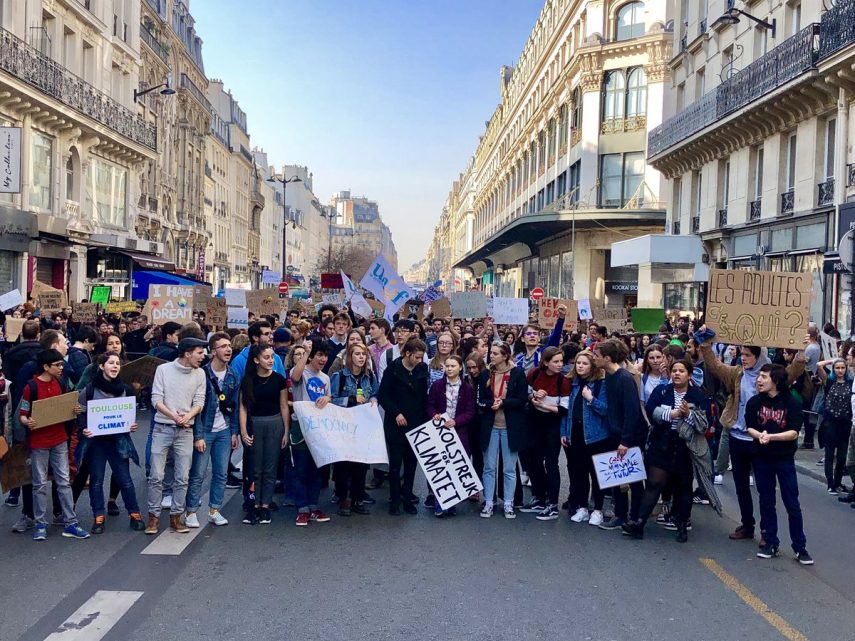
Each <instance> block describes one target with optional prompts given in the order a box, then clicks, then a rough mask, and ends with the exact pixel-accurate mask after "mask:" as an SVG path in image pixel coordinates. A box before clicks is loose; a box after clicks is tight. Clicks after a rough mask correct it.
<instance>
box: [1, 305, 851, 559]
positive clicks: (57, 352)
mask: <svg viewBox="0 0 855 641" xmlns="http://www.w3.org/2000/svg"><path fill="white" fill-rule="evenodd" d="M565 314H566V310H565V309H564V308H563V307H559V309H558V319H557V323H556V324H555V327H554V329H552V330H550V331H545V330H543V329H541V328H540V327H538V326H537V324H536V323H533V324H530V325H526V326H525V327H518V326H502V327H497V326H495V325H494V324H493V323H492V322H491V320H490V319H470V320H459V319H458V320H452V319H451V318H433V317H431V316H428V317H427V318H426V319H425V320H419V319H417V318H415V317H410V318H398V317H397V315H396V321H395V322H394V325H393V326H392V325H390V323H389V322H388V321H387V320H385V319H383V318H371V319H362V318H359V317H357V316H355V315H354V313H353V312H352V311H351V310H350V309H349V308H348V307H347V306H342V307H341V308H339V307H337V306H334V305H322V306H318V308H317V309H316V310H315V309H312V310H311V313H307V312H305V311H301V310H294V311H290V312H288V313H287V314H283V316H282V317H281V318H280V317H279V316H276V315H273V316H266V317H263V318H256V317H254V316H253V315H252V314H251V315H250V323H249V327H248V330H241V331H237V330H234V329H226V330H224V331H223V328H218V327H210V326H208V325H206V323H205V316H204V314H198V315H196V316H195V321H194V322H191V323H187V324H184V325H180V324H178V323H175V322H167V323H164V324H162V325H159V326H156V325H151V324H150V323H149V322H148V319H147V318H146V317H145V316H143V315H141V314H140V313H139V312H130V313H124V314H121V315H116V314H112V315H110V314H101V315H99V316H98V318H97V320H96V322H95V323H91V324H81V323H79V322H76V321H75V319H74V315H73V313H72V310H71V309H70V308H69V309H66V310H63V311H61V312H55V313H52V314H41V313H40V310H38V309H37V308H36V307H35V306H34V305H33V304H32V303H28V304H27V305H25V306H22V307H21V308H18V309H15V310H12V311H10V312H9V315H10V317H15V318H27V320H26V321H25V322H24V323H23V326H22V327H21V328H20V335H19V336H18V337H17V338H16V340H15V341H14V342H13V341H8V340H7V341H6V342H5V343H3V344H2V368H3V375H4V376H5V378H3V379H0V391H2V396H0V402H2V403H3V406H4V408H5V410H4V411H3V412H2V415H3V417H4V428H5V434H6V438H7V441H8V442H9V443H11V444H16V443H17V444H21V443H23V444H26V446H27V447H28V448H29V451H30V453H31V463H32V482H31V483H27V484H25V485H23V486H22V487H19V488H15V489H13V490H12V491H11V492H9V493H8V495H7V496H6V498H5V504H6V505H7V506H9V507H12V508H16V507H20V508H21V515H20V518H19V519H18V521H17V522H16V523H15V525H14V526H13V531H14V532H18V533H25V532H28V531H31V530H32V531H33V539H34V540H37V541H38V540H44V539H45V538H47V535H48V526H49V525H56V526H59V527H61V528H62V535H63V536H66V537H72V538H88V537H89V536H90V533H92V534H97V533H101V532H103V531H104V530H105V527H106V524H107V522H108V517H116V516H118V515H119V514H120V509H119V497H120V496H121V502H122V504H123V506H124V509H125V510H126V512H127V514H128V522H129V525H130V528H131V529H133V530H140V531H144V532H145V533H146V534H150V535H154V534H157V533H158V532H160V531H161V529H162V528H161V521H160V519H161V513H162V512H167V513H168V519H169V527H170V528H171V529H172V530H173V531H175V532H178V533H186V532H188V531H189V530H190V529H191V528H198V527H200V526H201V524H200V517H199V510H200V509H201V508H202V505H201V503H202V498H203V497H202V488H203V485H204V483H205V481H206V479H207V478H210V489H209V492H208V495H207V496H208V506H207V512H203V514H204V515H205V516H206V517H207V520H208V521H209V522H210V523H211V524H213V525H215V526H225V525H227V524H228V519H227V518H226V517H225V516H224V515H223V514H222V513H221V511H220V510H221V508H222V507H223V505H224V501H225V490H226V488H233V489H240V490H241V492H242V494H243V518H242V521H243V523H245V524H248V525H255V524H262V525H263V524H269V523H271V521H272V520H273V519H274V518H275V516H274V515H275V514H276V513H277V512H279V513H280V514H282V513H283V509H284V508H286V507H290V508H295V511H296V515H295V517H294V518H295V521H294V522H295V524H296V525H297V526H301V527H305V526H308V525H310V524H313V523H324V522H327V521H329V520H330V517H329V516H328V515H327V514H326V512H325V511H324V503H325V502H326V499H328V498H331V499H332V501H333V505H334V506H335V511H336V512H337V514H338V515H340V516H342V517H350V516H352V515H354V514H355V515H362V516H367V515H369V514H370V513H371V506H372V505H374V504H375V503H376V502H377V501H378V499H377V498H375V497H376V496H377V494H376V493H375V494H374V496H372V492H373V491H375V490H379V489H380V488H383V487H385V486H388V513H389V514H390V515H393V516H399V515H400V514H401V513H402V512H403V513H406V514H416V513H417V512H418V507H419V505H420V504H423V505H424V506H425V508H426V509H428V510H430V511H431V512H432V513H433V514H435V515H436V516H437V517H439V518H447V517H451V516H453V515H455V514H456V508H450V509H446V510H444V509H442V508H441V507H440V505H439V502H438V501H437V500H436V497H435V496H434V494H433V493H432V492H430V491H428V493H427V495H426V496H425V498H424V500H422V499H421V497H419V496H417V495H416V494H415V491H414V481H415V476H416V472H417V467H418V465H417V461H416V457H415V454H414V452H413V450H412V449H411V447H410V446H409V444H408V442H407V439H406V438H405V433H406V431H407V430H409V429H411V428H413V427H417V426H418V425H420V424H422V423H423V422H425V421H427V420H429V419H432V418H433V419H438V418H439V417H440V416H442V415H445V416H447V417H448V418H449V420H447V421H446V422H445V424H444V426H445V428H448V429H453V430H455V431H456V433H457V435H458V436H459V438H460V441H461V443H462V444H463V446H464V448H465V449H466V451H467V453H468V454H469V455H470V457H471V460H472V463H473V466H474V468H475V470H476V471H477V473H478V476H479V478H481V479H482V480H483V493H479V494H477V495H474V496H471V497H469V499H470V500H471V501H473V502H475V503H476V504H477V505H478V506H479V510H480V512H479V514H480V516H481V517H483V518H490V517H492V516H493V515H494V514H496V513H498V514H500V515H503V516H504V517H505V518H507V519H513V518H516V517H517V515H518V514H519V513H522V514H533V515H534V518H536V519H537V520H541V521H551V520H555V519H558V518H560V515H561V514H562V513H564V514H566V515H567V517H568V521H569V522H570V523H572V524H574V526H575V525H576V524H583V523H587V524H589V525H591V526H596V527H598V528H600V529H604V530H619V531H621V532H622V533H623V534H624V535H626V536H627V537H628V538H633V539H641V538H643V537H644V536H645V531H646V527H647V525H648V523H649V522H650V521H651V520H653V521H654V522H655V523H656V524H658V525H660V526H661V527H664V528H665V529H666V530H670V531H673V532H675V533H676V534H675V538H676V541H678V542H681V543H685V542H686V541H687V540H688V538H689V534H688V533H689V532H690V531H691V530H692V520H691V516H692V509H693V507H694V506H699V505H700V506H711V507H712V508H713V509H714V510H715V511H718V512H719V513H720V512H721V503H720V501H719V499H718V496H717V495H716V489H715V488H716V486H718V485H721V484H722V483H723V482H724V475H725V473H726V472H728V471H731V472H732V481H733V485H734V487H735V491H736V496H737V499H738V504H739V511H740V525H739V527H738V528H737V529H736V530H735V531H734V532H732V533H731V534H730V538H731V539H734V540H754V539H755V538H758V539H759V548H758V552H757V555H758V556H759V557H761V558H771V557H774V556H777V555H778V552H779V547H780V539H779V537H778V517H777V513H776V488H778V487H779V488H780V494H781V499H782V503H783V505H784V508H785V510H786V512H787V515H788V524H789V536H790V543H791V547H792V549H793V553H794V554H795V557H796V558H797V559H798V561H799V562H800V563H802V564H811V563H813V560H812V559H811V557H810V555H809V553H808V552H807V549H806V538H805V533H804V528H803V521H802V517H801V509H800V506H799V498H798V482H797V477H796V471H795V464H794V455H795V452H796V448H797V444H798V439H799V436H800V433H801V432H802V431H804V438H803V444H802V446H803V447H805V448H808V449H810V448H813V447H815V440H816V438H817V436H819V437H821V440H822V441H823V442H822V443H821V444H820V445H821V446H822V447H824V449H825V457H824V461H823V464H824V466H825V467H824V469H825V474H826V477H827V481H828V492H829V493H830V494H834V495H838V499H839V500H840V501H842V502H848V503H850V504H851V505H852V507H855V493H853V490H852V487H847V486H845V485H844V481H843V479H844V476H847V477H848V478H849V479H850V480H851V481H852V482H853V484H855V439H853V435H852V429H851V428H852V417H853V409H852V405H853V401H852V391H853V389H855V387H853V373H855V344H853V343H851V342H850V341H846V342H842V343H839V351H838V353H837V354H835V355H834V357H833V358H831V359H826V360H821V348H820V338H819V337H820V331H819V329H818V328H816V327H814V326H813V325H811V326H810V327H809V331H808V336H807V338H806V339H805V348H804V349H803V350H783V349H777V350H773V349H766V348H760V347H756V346H752V345H742V346H734V345H723V344H720V343H718V342H716V339H715V336H714V335H713V332H711V331H709V330H707V329H706V328H705V327H703V326H698V327H695V325H694V323H692V322H691V321H689V320H688V319H675V320H674V321H673V324H672V322H666V324H664V325H663V326H662V327H661V328H660V331H659V333H658V334H654V335H648V334H645V335H641V334H634V333H627V334H620V333H618V332H609V331H608V330H607V329H606V328H605V327H604V326H602V325H600V324H598V323H597V322H596V320H594V321H590V322H585V323H582V322H579V323H576V322H572V321H575V319H572V321H571V320H567V319H565ZM663 315H664V314H663ZM0 321H2V319H0ZM565 322H566V325H567V327H565ZM825 329H826V333H827V334H828V335H830V336H831V337H833V338H836V339H838V342H839V334H836V332H834V330H833V329H831V328H830V327H828V328H825ZM147 355H150V356H152V357H155V358H157V359H160V360H161V361H163V362H162V363H161V364H159V365H158V366H157V369H156V371H155V373H154V376H153V379H152V381H151V383H150V385H146V384H139V383H136V384H133V385H127V384H126V383H124V382H123V378H122V373H121V372H122V368H123V367H125V366H126V365H127V363H128V362H129V361H132V360H134V359H137V358H141V357H144V356H147ZM71 390H76V391H78V392H79V405H78V407H77V408H76V412H77V413H78V417H77V419H76V420H72V421H68V422H66V423H60V424H57V425H51V426H43V425H36V424H35V423H34V421H33V419H32V418H31V408H32V403H33V402H34V401H35V400H37V399H45V398H50V397H53V396H57V395H60V394H63V393H67V392H69V391H71ZM123 396H134V397H136V398H137V401H138V407H139V408H141V409H150V414H151V420H150V422H149V421H146V422H145V424H141V425H140V426H139V427H140V428H141V429H142V430H144V431H145V432H146V433H147V439H146V446H145V452H144V455H143V456H140V455H139V454H138V452H137V449H136V447H135V445H134V441H133V439H132V438H131V435H130V434H118V435H111V436H93V433H92V431H91V430H90V429H89V428H88V427H87V421H86V406H87V404H88V403H90V402H92V401H98V400H101V399H105V398H116V397H123ZM294 401H310V402H312V403H314V404H315V405H316V407H317V408H318V409H320V410H322V409H323V408H324V407H325V406H326V405H327V404H329V403H332V404H335V405H339V406H342V407H354V406H358V405H363V404H366V403H368V404H372V405H375V406H378V409H379V410H380V411H381V413H382V416H383V429H384V435H385V440H386V448H387V452H388V459H389V465H388V466H374V468H373V469H372V468H370V467H369V466H368V465H366V464H362V463H359V462H348V461H343V462H338V463H335V464H334V465H333V466H332V469H329V466H325V467H320V468H319V467H317V466H316V465H315V462H314V459H313V457H312V454H311V451H310V449H309V448H308V446H307V444H306V442H305V439H304V437H303V434H302V432H301V428H300V424H299V421H298V420H296V417H295V416H294V414H293V411H292V409H291V403H293V402H294ZM818 427H819V429H817V428H818ZM137 428H138V426H137V425H136V424H135V425H133V426H132V431H136V430H137ZM803 428H804V430H803ZM633 447H640V448H641V449H642V451H643V452H644V461H645V468H646V476H647V479H646V481H644V482H641V481H639V482H634V483H630V484H628V485H623V486H620V487H617V488H612V489H602V488H600V484H599V481H598V476H597V473H596V470H595V468H594V464H593V458H592V457H594V456H596V455H598V454H603V453H606V452H612V451H616V453H617V456H618V457H623V456H625V455H626V453H627V452H628V450H629V449H630V448H633ZM562 452H563V454H564V459H565V464H566V469H567V478H569V486H568V487H566V488H564V494H563V496H564V497H565V500H564V501H563V502H562V500H561V499H562V474H561V471H560V459H561V454H562ZM131 463H133V464H134V465H143V466H144V467H145V470H146V485H147V487H146V492H145V500H144V501H142V503H140V502H139V501H138V499H137V489H136V488H135V486H134V482H133V480H132V475H131V471H130V464H131ZM108 464H109V469H110V470H111V475H110V476H111V478H110V482H109V486H108V492H107V496H106V497H105V492H104V484H105V479H106V469H107V466H108ZM87 483H88V500H89V503H90V507H91V512H92V515H93V520H92V524H91V526H90V527H89V529H88V530H86V529H84V528H83V527H82V526H81V525H80V523H79V520H78V517H77V506H78V502H79V500H80V497H81V496H82V494H83V492H84V490H85V488H86V487H87ZM330 485H332V487H331V497H330V494H329V493H327V494H326V495H325V499H322V497H321V494H322V491H323V490H324V489H325V488H329V487H330ZM752 486H756V490H755V491H756V493H757V496H758V504H759V532H758V528H757V525H756V523H757V521H756V518H755V510H754V491H753V490H752ZM524 488H530V491H529V490H524ZM49 490H50V491H49ZM49 494H50V496H51V501H50V502H49V501H48V495H49ZM277 495H281V497H277ZM526 495H528V496H526ZM277 498H278V501H277ZM607 501H608V505H607ZM49 504H50V505H51V507H52V508H53V512H52V517H51V515H50V513H48V506H49ZM758 534H759V537H758V536H757V535H758Z"/></svg>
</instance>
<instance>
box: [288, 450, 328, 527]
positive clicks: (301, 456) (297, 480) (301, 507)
mask: <svg viewBox="0 0 855 641" xmlns="http://www.w3.org/2000/svg"><path fill="white" fill-rule="evenodd" d="M291 456H293V457H294V501H295V503H296V504H297V511H298V512H311V511H312V510H317V509H318V499H319V498H320V495H321V473H320V472H318V468H317V466H316V465H315V459H313V458H312V453H311V452H310V451H309V450H308V448H299V447H291Z"/></svg>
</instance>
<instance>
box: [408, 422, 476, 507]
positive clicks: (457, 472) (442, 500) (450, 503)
mask: <svg viewBox="0 0 855 641" xmlns="http://www.w3.org/2000/svg"><path fill="white" fill-rule="evenodd" d="M447 418H448V417H447V416H446V415H445V414H443V418H442V419H441V420H439V421H436V422H435V421H433V420H430V421H428V422H426V423H424V424H423V425H419V426H418V427H417V428H415V429H412V430H410V431H409V432H407V433H406V437H407V440H408V441H409V442H410V447H412V448H413V451H414V452H415V453H416V459H417V460H418V462H419V465H420V466H421V468H422V472H424V474H425V476H426V477H427V480H428V484H429V485H430V488H431V489H432V490H433V493H434V495H435V496H436V500H437V502H438V503H439V507H441V508H442V509H443V510H447V509H448V508H451V507H454V506H455V505H457V504H458V503H460V502H461V501H465V500H466V499H467V498H469V497H470V496H472V495H473V494H475V493H476V492H480V491H481V490H482V489H484V488H483V486H482V485H481V480H480V479H479V478H478V474H477V473H476V472H475V468H474V467H473V466H472V462H471V461H470V460H469V455H468V454H466V450H465V449H463V443H461V442H460V437H459V436H457V431H456V430H453V429H448V428H446V427H443V425H444V424H445V420H446V419H447Z"/></svg>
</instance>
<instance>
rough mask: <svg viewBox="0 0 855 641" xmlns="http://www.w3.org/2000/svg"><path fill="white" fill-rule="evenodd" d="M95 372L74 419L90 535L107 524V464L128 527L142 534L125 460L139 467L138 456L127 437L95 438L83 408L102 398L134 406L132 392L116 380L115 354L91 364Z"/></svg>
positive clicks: (118, 366) (84, 391)
mask: <svg viewBox="0 0 855 641" xmlns="http://www.w3.org/2000/svg"><path fill="white" fill-rule="evenodd" d="M95 366H96V367H97V368H98V369H97V370H96V371H95V375H94V376H93V377H92V381H91V382H90V383H89V384H88V385H86V387H84V388H83V389H81V390H80V407H81V408H83V411H82V412H81V414H80V415H79V416H78V417H77V425H78V430H79V435H78V436H79V443H78V445H77V450H76V452H75V456H76V457H77V461H78V464H80V463H82V461H83V458H84V456H85V457H86V461H87V463H88V469H89V502H90V504H91V505H92V514H93V515H94V517H95V522H94V524H93V525H92V529H91V530H90V532H91V533H92V534H101V533H102V532H103V531H104V523H105V522H106V520H107V516H106V506H105V505H104V474H105V471H106V468H107V462H108V461H109V463H110V469H111V470H113V478H114V479H116V480H117V482H118V485H119V488H120V489H121V492H122V500H123V501H124V502H125V508H126V509H127V510H128V514H129V516H130V526H131V529H133V530H140V531H141V530H144V529H145V523H143V520H142V516H141V515H140V508H139V503H138V502H137V491H136V489H135V488H134V481H133V479H132V478H131V470H130V464H129V463H128V461H129V460H133V462H134V463H136V464H137V465H139V464H140V459H139V455H138V454H137V450H136V448H135V447H134V443H133V441H132V440H131V435H130V433H125V434H104V435H101V436H98V435H96V434H95V433H94V432H93V431H92V429H91V428H90V426H89V425H88V424H87V409H88V408H87V406H88V405H89V403H97V402H98V401H99V400H102V399H106V398H120V397H123V396H127V397H130V398H131V399H132V402H134V403H136V398H135V395H134V392H133V390H131V389H130V388H129V387H128V386H126V385H125V384H124V383H123V382H122V381H120V380H119V371H120V370H121V368H122V364H121V361H120V360H119V356H118V354H116V353H110V352H108V353H105V354H101V356H99V357H98V359H97V360H96V361H95ZM130 429H131V432H135V431H136V429H137V424H136V423H133V424H132V425H131V426H130Z"/></svg>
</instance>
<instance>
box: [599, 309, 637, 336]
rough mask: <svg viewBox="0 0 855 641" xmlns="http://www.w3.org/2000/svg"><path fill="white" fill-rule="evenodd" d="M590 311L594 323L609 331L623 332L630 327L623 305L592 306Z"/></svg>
mask: <svg viewBox="0 0 855 641" xmlns="http://www.w3.org/2000/svg"><path fill="white" fill-rule="evenodd" d="M591 312H592V313H593V315H594V323H595V324H596V325H598V326H599V327H604V328H606V330H607V331H609V332H621V333H623V332H626V331H628V330H629V329H630V328H631V327H632V324H631V323H630V322H629V318H628V317H627V313H626V309H625V308H623V307H593V308H591Z"/></svg>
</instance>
